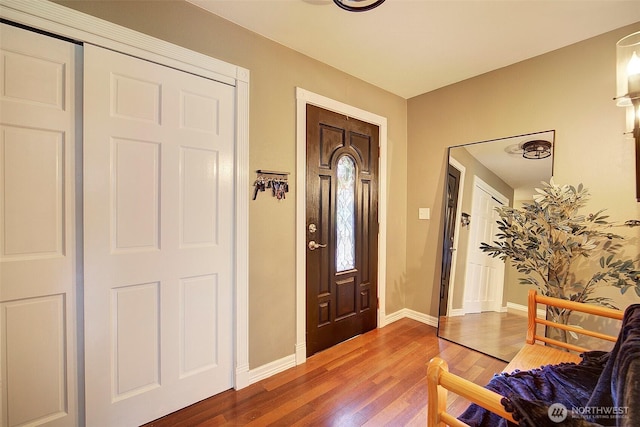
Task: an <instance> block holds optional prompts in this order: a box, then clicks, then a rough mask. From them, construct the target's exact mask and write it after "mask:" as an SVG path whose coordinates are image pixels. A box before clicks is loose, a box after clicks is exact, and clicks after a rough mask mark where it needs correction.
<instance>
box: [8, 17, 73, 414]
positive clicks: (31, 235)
mask: <svg viewBox="0 0 640 427" xmlns="http://www.w3.org/2000/svg"><path fill="white" fill-rule="evenodd" d="M0 25H1V27H0V82H2V84H1V85H0V86H1V89H0V90H1V92H0V333H1V338H0V365H1V366H0V376H1V381H0V384H1V386H0V393H1V394H0V395H1V404H2V405H1V412H0V415H1V417H0V418H1V422H0V423H1V424H2V425H3V426H18V425H36V426H37V425H44V424H46V425H52V426H72V425H76V424H77V423H78V415H77V412H78V411H77V395H76V384H77V367H76V354H77V350H76V339H75V337H76V332H75V329H76V267H77V262H76V248H75V239H76V234H75V231H76V222H75V221H76V219H75V215H74V211H75V206H76V204H75V199H76V193H75V185H76V182H75V158H74V152H75V146H76V143H77V141H76V135H75V134H74V129H75V120H76V116H75V114H76V109H75V106H74V105H73V100H74V97H75V93H76V91H78V90H80V89H79V85H78V82H77V75H76V57H77V55H79V49H80V47H78V46H75V45H73V44H71V43H68V42H66V41H62V40H58V39H54V38H51V37H47V36H44V35H41V34H36V33H33V32H30V31H27V30H24V29H20V28H16V27H12V26H9V25H5V24H0Z"/></svg>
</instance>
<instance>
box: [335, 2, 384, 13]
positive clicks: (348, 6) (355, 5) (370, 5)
mask: <svg viewBox="0 0 640 427" xmlns="http://www.w3.org/2000/svg"><path fill="white" fill-rule="evenodd" d="M333 2H334V3H335V4H336V5H338V7H340V8H342V9H344V10H347V11H349V12H365V11H367V10H371V9H375V8H376V7H378V6H380V5H381V4H382V3H384V0H333Z"/></svg>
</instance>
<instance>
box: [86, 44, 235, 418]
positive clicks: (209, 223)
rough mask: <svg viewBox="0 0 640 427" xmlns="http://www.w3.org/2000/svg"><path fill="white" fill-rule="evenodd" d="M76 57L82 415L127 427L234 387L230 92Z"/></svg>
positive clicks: (100, 56) (117, 61)
mask: <svg viewBox="0 0 640 427" xmlns="http://www.w3.org/2000/svg"><path fill="white" fill-rule="evenodd" d="M84 62H85V101H84V129H85V131H84V138H85V139H84V218H85V220H84V233H85V234H84V242H85V243H84V249H85V258H84V263H85V342H86V345H85V360H86V370H85V372H86V410H87V424H88V425H90V426H118V427H121V426H133V425H139V424H141V423H144V422H147V421H150V420H153V419H155V418H158V417H160V416H163V415H165V414H167V413H170V412H173V411H175V410H177V409H180V408H182V407H185V406H187V405H189V404H191V403H194V402H196V401H199V400H201V399H203V398H206V397H208V396H212V395H214V394H217V393H219V392H221V391H224V390H227V389H229V388H231V387H232V385H233V384H232V383H233V366H232V354H233V345H232V339H233V336H232V306H233V304H232V302H233V277H232V271H233V270H232V265H233V257H232V254H233V229H234V227H233V221H234V219H233V184H234V183H233V160H234V159H233V153H234V112H235V106H234V88H233V87H230V86H228V85H225V84H222V83H218V82H215V81H211V80H207V79H204V78H200V77H197V76H194V75H191V74H187V73H184V72H180V71H177V70H174V69H170V68H167V67H163V66H159V65H156V64H153V63H150V62H146V61H142V60H140V59H136V58H132V57H129V56H125V55H122V54H118V53H114V52H112V51H108V50H105V49H102V48H98V47H94V46H90V45H85V58H84Z"/></svg>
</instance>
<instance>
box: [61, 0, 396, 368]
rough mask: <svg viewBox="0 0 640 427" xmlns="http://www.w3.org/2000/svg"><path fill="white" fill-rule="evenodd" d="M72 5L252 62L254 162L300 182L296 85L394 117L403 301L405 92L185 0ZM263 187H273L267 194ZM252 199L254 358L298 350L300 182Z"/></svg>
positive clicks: (390, 249)
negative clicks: (281, 193) (280, 193)
mask: <svg viewBox="0 0 640 427" xmlns="http://www.w3.org/2000/svg"><path fill="white" fill-rule="evenodd" d="M58 3H60V4H63V5H66V6H68V7H71V8H73V9H76V10H79V11H82V12H85V13H88V14H91V15H94V16H97V17H99V18H102V19H105V20H107V21H111V22H114V23H116V24H119V25H123V26H125V27H129V28H132V29H134V30H137V31H140V32H142V33H146V34H149V35H151V36H154V37H157V38H160V39H163V40H166V41H169V42H171V43H174V44H177V45H180V46H183V47H186V48H188V49H191V50H194V51H198V52H201V53H203V54H206V55H209V56H211V57H214V58H218V59H221V60H223V61H226V62H229V63H232V64H235V65H239V66H242V67H245V68H247V69H249V70H250V72H251V82H250V116H249V119H250V129H249V132H250V135H249V139H250V142H249V163H250V169H251V170H252V171H254V170H256V169H269V170H282V171H290V172H291V175H290V181H291V184H294V183H295V170H296V164H295V145H296V139H295V131H296V123H295V119H296V110H295V106H296V102H295V87H296V86H299V87H302V88H304V89H306V90H309V91H311V92H314V93H318V94H320V95H323V96H326V97H329V98H332V99H335V100H337V101H340V102H343V103H346V104H350V105H353V106H355V107H358V108H361V109H363V110H366V111H370V112H372V113H375V114H377V115H380V116H384V117H386V118H387V120H388V163H387V166H388V176H387V183H388V185H387V188H388V195H389V196H388V217H389V218H390V219H391V220H390V221H389V224H388V227H387V236H388V241H387V245H388V246H387V277H386V281H387V304H386V311H387V313H393V312H395V311H397V310H399V309H400V308H402V307H403V306H404V300H403V293H402V289H401V286H402V285H403V283H404V280H405V276H404V271H405V258H406V257H405V248H406V230H405V218H406V217H407V215H406V188H407V182H406V162H407V158H406V157H407V123H406V118H407V112H406V100H405V99H403V98H400V97H398V96H395V95H392V94H390V93H388V92H385V91H383V90H381V89H379V88H377V87H375V86H372V85H369V84H367V83H364V82H362V81H360V80H358V79H356V78H354V77H352V76H350V75H347V74H345V73H343V72H340V71H338V70H336V69H335V68H331V67H329V66H327V65H325V64H322V63H320V62H318V61H315V60H312V59H310V58H309V57H306V56H304V55H301V54H299V53H297V52H294V51H292V50H290V49H287V48H285V47H283V46H281V45H279V44H276V43H274V42H272V41H269V40H267V39H265V38H263V37H260V36H258V35H256V34H254V33H251V32H249V31H247V30H245V29H243V28H241V27H239V26H237V25H234V24H232V23H230V22H228V21H225V20H223V19H221V18H219V17H217V16H215V15H212V14H209V13H205V12H204V11H203V10H202V9H199V8H197V7H195V6H193V5H191V4H189V3H186V2H183V1H154V2H149V1H103V0H100V1H59V2H58ZM265 194H266V193H265ZM265 194H262V195H260V196H259V197H258V199H257V200H255V201H251V203H250V207H249V232H250V236H249V245H250V249H249V264H250V271H249V311H250V319H249V364H250V368H256V367H259V366H261V365H264V364H265V363H268V362H272V361H274V360H277V359H280V358H282V357H285V356H289V355H291V354H293V353H294V344H295V323H296V322H295V257H296V253H295V241H294V235H295V203H296V201H295V197H294V194H295V186H294V185H291V186H290V193H289V194H288V195H287V198H286V199H285V200H282V201H277V200H276V199H275V198H272V197H268V196H267V195H265Z"/></svg>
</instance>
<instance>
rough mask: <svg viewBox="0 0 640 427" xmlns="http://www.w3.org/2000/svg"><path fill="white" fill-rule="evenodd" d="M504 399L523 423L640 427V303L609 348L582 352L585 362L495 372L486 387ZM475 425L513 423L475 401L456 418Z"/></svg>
mask: <svg viewBox="0 0 640 427" xmlns="http://www.w3.org/2000/svg"><path fill="white" fill-rule="evenodd" d="M486 388H488V389H489V390H493V391H495V392H496V393H498V394H501V395H502V396H505V397H506V398H505V399H503V402H502V403H503V405H504V407H505V409H506V410H507V411H509V412H512V413H513V416H514V418H515V419H516V420H518V422H519V423H520V425H521V426H531V427H546V426H553V427H556V426H598V425H605V426H608V425H614V426H615V425H617V426H625V427H626V426H639V425H640V410H639V409H638V408H637V406H638V402H640V304H634V305H632V306H629V308H627V310H626V311H625V314H624V319H623V321H622V327H621V330H620V334H619V335H618V340H617V342H616V345H615V346H614V348H613V349H612V350H611V351H610V352H601V351H591V352H586V353H584V354H582V362H580V363H578V364H575V363H562V364H559V365H547V366H543V367H541V368H539V369H533V370H530V371H522V372H515V373H513V374H505V373H501V374H497V375H495V376H494V377H493V379H492V380H491V381H490V382H489V384H488V385H487V386H486ZM458 419H460V420H461V421H464V422H465V423H467V424H469V425H471V426H473V427H476V426H483V427H504V426H509V425H513V424H512V423H508V422H507V421H506V420H505V419H503V418H501V417H498V416H497V415H495V414H493V413H491V412H490V411H487V410H486V409H484V408H482V407H480V406H478V405H475V404H472V405H471V406H469V407H468V408H467V410H466V411H465V412H464V413H463V414H462V415H461V416H460V417H459V418H458Z"/></svg>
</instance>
